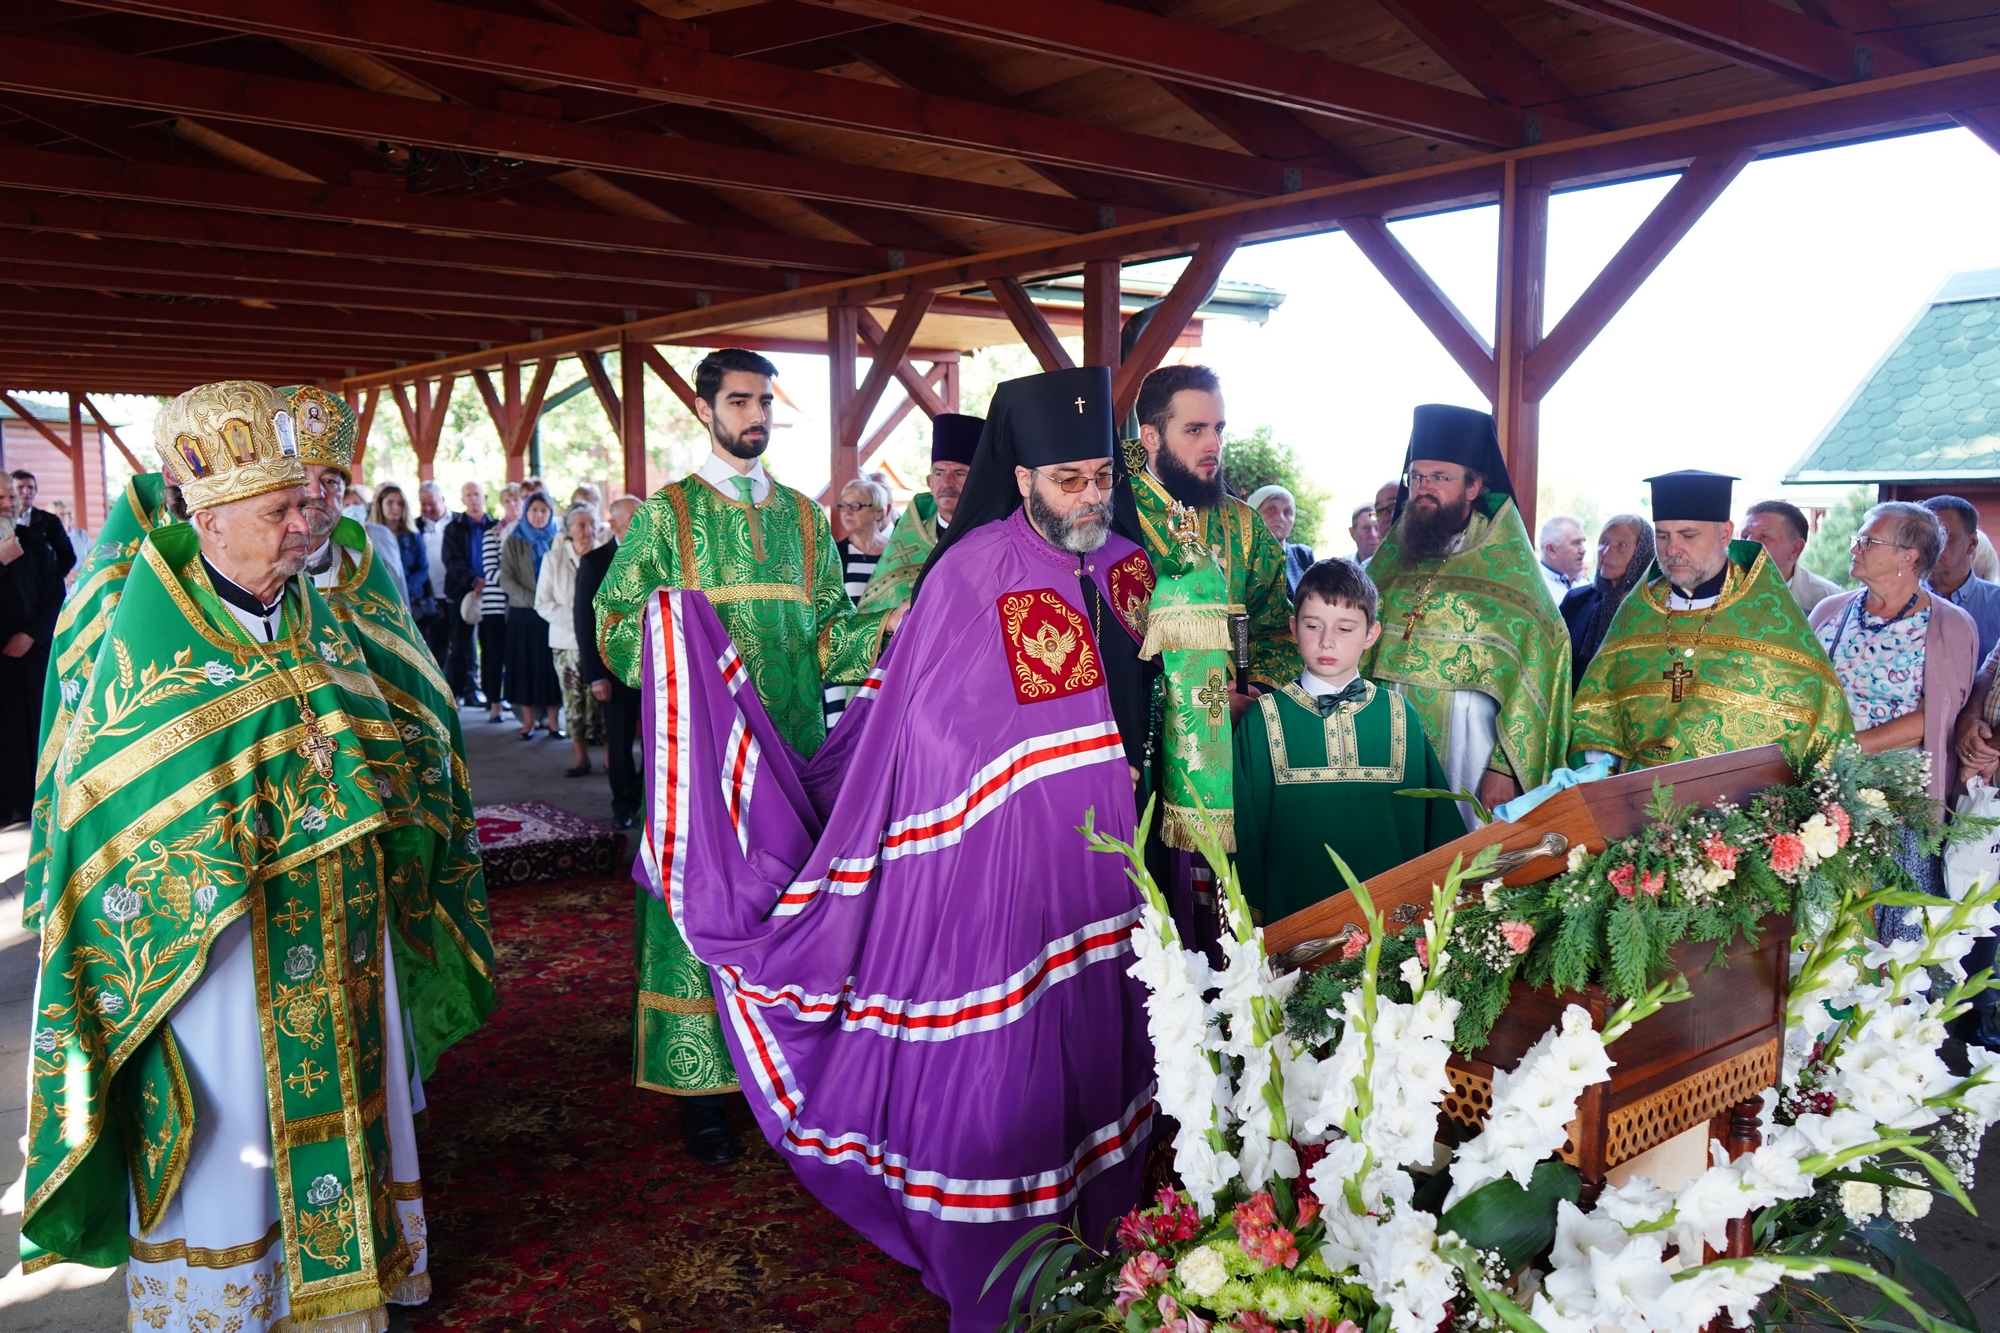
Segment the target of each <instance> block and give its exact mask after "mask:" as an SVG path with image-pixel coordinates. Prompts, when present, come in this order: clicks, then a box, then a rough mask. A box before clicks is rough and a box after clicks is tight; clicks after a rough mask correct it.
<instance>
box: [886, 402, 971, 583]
mask: <svg viewBox="0 0 2000 1333" xmlns="http://www.w3.org/2000/svg"><path fill="white" fill-rule="evenodd" d="M985 425H986V422H985V420H984V419H983V418H980V417H968V416H964V415H961V414H960V413H957V412H940V413H938V414H937V416H935V417H933V418H932V419H931V473H930V477H929V479H928V483H927V484H928V485H929V486H930V489H929V490H928V491H918V492H917V493H916V494H915V495H913V496H911V497H910V506H909V508H907V509H905V510H904V511H903V516H902V518H900V519H898V520H897V521H896V530H895V531H894V532H892V533H890V534H889V544H888V545H887V546H884V547H883V548H882V558H881V559H880V560H878V561H876V562H875V572H874V573H873V574H870V575H869V576H868V586H867V587H865V588H863V589H862V590H861V597H860V599H859V600H858V601H856V602H855V604H854V606H855V609H856V610H857V611H859V612H861V614H863V615H872V614H874V613H875V612H878V611H889V610H891V609H893V608H895V607H898V606H908V605H909V604H910V595H911V594H912V593H913V592H914V591H915V590H916V586H917V575H918V574H921V573H922V572H923V569H924V562H925V561H926V560H929V559H930V558H931V551H932V549H933V548H935V547H936V546H937V544H938V539H939V538H941V537H943V536H944V534H945V533H947V532H949V531H950V530H951V522H952V519H953V518H955V517H956V516H957V514H958V497H959V496H960V495H961V494H963V493H964V491H965V478H966V474H968V473H969V472H971V471H972V456H973V454H975V453H977V452H978V451H979V432H980V430H981V428H983V427H984V426H985Z"/></svg>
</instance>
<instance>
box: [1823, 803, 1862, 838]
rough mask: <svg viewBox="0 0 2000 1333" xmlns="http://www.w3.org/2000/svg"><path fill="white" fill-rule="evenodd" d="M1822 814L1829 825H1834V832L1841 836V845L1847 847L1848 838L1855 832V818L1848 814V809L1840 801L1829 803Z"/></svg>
mask: <svg viewBox="0 0 2000 1333" xmlns="http://www.w3.org/2000/svg"><path fill="white" fill-rule="evenodd" d="M1820 813H1821V814H1824V815H1825V816H1826V822H1827V823H1829V824H1831V825H1833V831H1834V832H1835V833H1837V834H1839V835H1840V845H1841V846H1842V847H1845V846H1846V845H1847V839H1848V837H1849V836H1850V835H1852V834H1853V832H1854V818H1853V816H1851V815H1849V814H1848V813H1847V807H1846V806H1844V805H1842V804H1840V802H1838V801H1828V802H1827V803H1826V808H1825V809H1824V810H1822V811H1821V812H1820Z"/></svg>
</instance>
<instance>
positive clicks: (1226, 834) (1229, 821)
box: [1160, 801, 1236, 851]
mask: <svg viewBox="0 0 2000 1333" xmlns="http://www.w3.org/2000/svg"><path fill="white" fill-rule="evenodd" d="M1204 831H1206V832H1207V833H1208V834H1209V835H1210V836H1212V837H1214V838H1215V839H1216V840H1217V841H1219V842H1220V843H1221V844H1222V847H1223V850H1224V851H1235V850H1236V812H1235V811H1234V810H1204V809H1202V808H1201V807H1200V806H1198V805H1175V804H1174V803H1173V802H1171V801H1168V802H1166V803H1165V804H1164V806H1163V807H1162V810H1161V813H1160V836H1161V837H1163V838H1165V839H1166V840H1167V846H1169V847H1193V846H1194V845H1195V840H1196V839H1197V838H1198V837H1200V836H1201V835H1202V834H1203V832H1204ZM1176 839H1178V841H1176Z"/></svg>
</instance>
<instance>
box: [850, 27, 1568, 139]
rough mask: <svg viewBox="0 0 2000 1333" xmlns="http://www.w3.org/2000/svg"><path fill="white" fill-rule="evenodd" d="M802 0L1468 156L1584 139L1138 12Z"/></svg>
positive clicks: (1544, 122)
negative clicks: (1424, 140) (1410, 137)
mask: <svg viewBox="0 0 2000 1333" xmlns="http://www.w3.org/2000/svg"><path fill="white" fill-rule="evenodd" d="M813 3H816V4H823V5H826V6H827V7H829V8H834V9H839V10H842V11H845V12H849V13H863V14H874V15H877V16H879V17H882V18H887V19H891V20H893V21H895V22H899V23H908V24H912V25H914V26H916V27H922V28H932V29H935V30H937V31H940V32H953V33H958V34H960V35H963V36H969V37H976V38H979V39H981V40H984V41H989V42H999V43H1002V44H1003V45H1008V46H1018V47H1023V48H1026V49H1028V50H1033V51H1044V52H1048V53H1050V54H1054V55H1063V56H1069V57H1072V58H1074V59H1079V60H1084V61H1088V62H1090V63H1092V64H1100V65H1109V66H1112V67H1113V68H1116V69H1126V70H1131V71H1133V72H1134V73H1138V74H1145V75H1148V76H1151V77H1155V78H1168V79H1175V80H1178V81H1180V82H1183V83H1189V84H1194V85H1196V86H1199V87H1203V88H1213V89H1215V90H1217V91H1219V92H1225V93H1235V94H1239V95H1241V96H1245V97H1253V98H1256V99H1258V100H1260V101H1266V102H1274V103H1276V104H1278V105H1279V106H1285V107H1290V108H1291V109H1292V110H1295V111H1308V112H1313V113H1316V114H1319V115H1329V116H1340V117H1342V118H1344V119H1347V120H1356V121H1361V122H1363V123H1365V124H1371V125H1383V126H1388V127H1390V128H1393V129H1399V130H1403V131H1406V132H1408V133H1411V134H1420V135H1424V136H1427V137H1432V138H1438V139H1443V140H1447V141H1449V142H1452V143H1461V144H1467V145H1470V146H1472V147H1476V148H1517V147H1520V146H1522V145H1524V144H1529V143H1534V142H1536V141H1538V140H1541V139H1551V140H1553V139H1560V138H1568V137H1571V136H1574V135H1578V134H1586V133H1588V132H1589V130H1590V127H1589V126H1585V125H1578V124H1575V123H1574V122H1571V121H1568V120H1565V119H1562V118H1560V117H1557V116H1553V115H1550V114H1547V113H1529V112H1523V111H1521V110H1519V109H1518V108H1510V107H1505V106H1500V105H1497V104H1495V103H1493V102H1489V101H1487V100H1486V99H1484V98H1480V97H1475V96H1472V95H1470V94H1466V93H1461V92H1455V91H1453V90H1451V89H1449V88H1440V87H1437V86H1436V85H1433V84H1428V83H1419V82H1417V81H1416V80H1414V79H1405V78H1400V77H1398V76H1396V75H1393V74H1383V73H1381V72H1379V71H1377V70H1372V69H1369V68H1367V67H1366V66H1362V65H1353V64H1347V63H1345V62H1342V61H1338V60H1328V59H1326V58H1325V57H1323V56H1314V55H1308V54H1306V53H1305V52H1303V51H1294V50H1292V49H1291V48H1289V47H1284V46H1278V45H1275V44H1273V43H1271V42H1260V41H1258V40H1256V39H1255V38H1251V37H1242V36H1238V35H1237V34H1235V33H1230V32H1223V31H1220V30H1217V29H1213V28H1202V27H1197V26H1195V25H1193V24H1189V23H1181V22H1177V21H1175V20H1173V19H1166V18H1160V17H1157V16H1155V15H1151V14H1145V13H1140V12H1138V11H1135V10H1132V9H1127V8H1124V7H1122V6H1120V5H1116V4H1112V3H1109V2H1108V0H1008V3H1006V4H1004V5H999V4H993V3H991V2H990V0H813ZM1530 117H1532V119H1530Z"/></svg>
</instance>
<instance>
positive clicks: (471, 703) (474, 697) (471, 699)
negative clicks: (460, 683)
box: [459, 690, 486, 708]
mask: <svg viewBox="0 0 2000 1333" xmlns="http://www.w3.org/2000/svg"><path fill="white" fill-rule="evenodd" d="M459 703H460V705H461V706H463V707H466V708H484V707H486V696H485V695H483V694H481V693H480V692H479V691H478V690H474V691H473V692H472V693H470V694H468V695H466V696H465V697H464V698H463V699H460V700H459Z"/></svg>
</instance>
